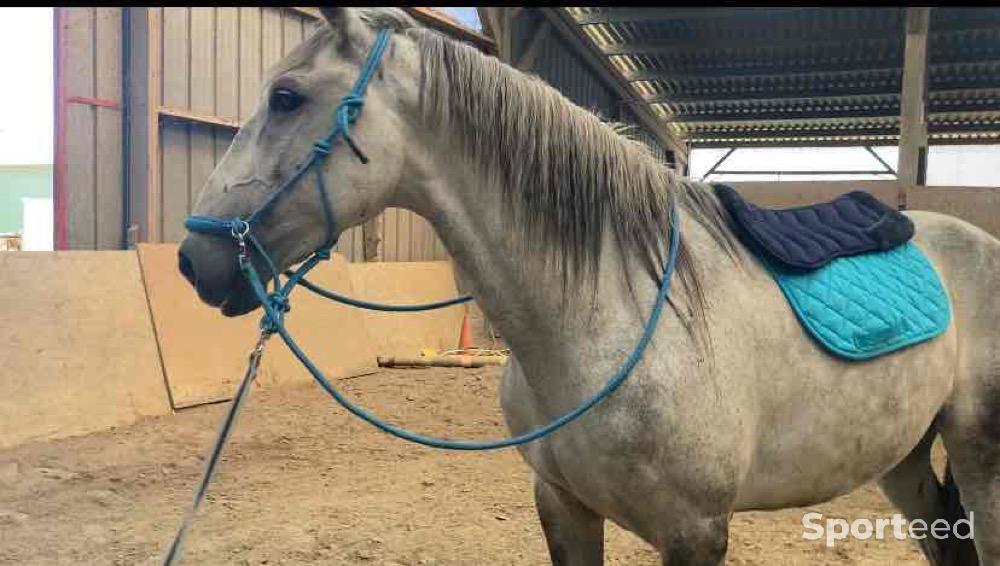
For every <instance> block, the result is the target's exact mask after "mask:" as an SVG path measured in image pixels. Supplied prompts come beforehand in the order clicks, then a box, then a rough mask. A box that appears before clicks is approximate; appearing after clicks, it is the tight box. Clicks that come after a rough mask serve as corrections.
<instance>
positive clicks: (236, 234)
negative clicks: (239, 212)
mask: <svg viewBox="0 0 1000 566" xmlns="http://www.w3.org/2000/svg"><path fill="white" fill-rule="evenodd" d="M229 233H230V234H232V235H233V238H236V239H237V240H238V241H240V242H242V241H243V240H244V239H246V237H247V234H249V233H250V223H249V222H247V221H246V220H243V219H242V218H237V219H235V220H233V225H232V227H231V228H230V229H229Z"/></svg>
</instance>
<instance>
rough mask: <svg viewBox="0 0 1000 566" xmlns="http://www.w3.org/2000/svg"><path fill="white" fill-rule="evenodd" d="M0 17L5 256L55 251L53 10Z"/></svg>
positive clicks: (13, 11)
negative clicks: (4, 83) (4, 82)
mask: <svg viewBox="0 0 1000 566" xmlns="http://www.w3.org/2000/svg"><path fill="white" fill-rule="evenodd" d="M2 15H3V17H0V68H3V69H4V72H5V76H6V77H7V78H8V81H9V82H8V83H7V84H8V88H4V89H0V251H4V250H51V249H52V243H53V242H52V235H53V230H52V211H53V209H52V169H53V166H52V164H53V159H52V157H53V143H52V138H53V135H52V134H53V81H54V72H53V71H54V67H53V9H52V8H4V9H3V14H2Z"/></svg>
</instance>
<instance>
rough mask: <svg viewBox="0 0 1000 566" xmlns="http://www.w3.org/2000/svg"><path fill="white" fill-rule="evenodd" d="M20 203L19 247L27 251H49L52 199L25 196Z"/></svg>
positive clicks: (50, 245) (50, 246)
mask: <svg viewBox="0 0 1000 566" xmlns="http://www.w3.org/2000/svg"><path fill="white" fill-rule="evenodd" d="M21 203H22V208H21V211H22V217H21V218H22V220H23V226H24V231H23V232H22V234H21V249H22V250H24V251H29V252H42V251H51V250H52V249H53V247H52V233H53V231H52V215H53V214H52V210H53V209H52V199H50V198H32V197H25V198H22V199H21Z"/></svg>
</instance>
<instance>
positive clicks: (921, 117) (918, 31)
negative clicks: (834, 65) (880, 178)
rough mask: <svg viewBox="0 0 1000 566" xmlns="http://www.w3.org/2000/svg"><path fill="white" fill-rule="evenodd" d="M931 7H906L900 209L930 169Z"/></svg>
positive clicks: (899, 163) (901, 114) (900, 147)
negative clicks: (929, 78)
mask: <svg viewBox="0 0 1000 566" xmlns="http://www.w3.org/2000/svg"><path fill="white" fill-rule="evenodd" d="M929 24H930V8H907V9H906V51H905V55H904V60H903V92H902V93H901V97H902V99H901V104H900V116H899V119H900V125H899V126H900V127H899V162H898V165H897V167H896V170H897V171H898V172H899V180H900V181H901V182H900V194H899V205H900V208H906V190H907V187H909V186H914V185H922V184H924V181H925V178H926V169H927V30H928V28H929V27H930V26H929Z"/></svg>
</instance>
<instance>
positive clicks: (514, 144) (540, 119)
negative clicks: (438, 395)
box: [289, 9, 741, 326]
mask: <svg viewBox="0 0 1000 566" xmlns="http://www.w3.org/2000/svg"><path fill="white" fill-rule="evenodd" d="M360 13H361V17H362V19H363V20H364V21H366V23H368V24H369V25H372V26H373V27H383V26H389V27H393V28H394V29H395V30H396V31H397V32H401V33H405V34H407V35H408V36H409V37H411V38H412V39H413V40H414V41H415V43H416V45H417V48H418V49H419V50H420V55H421V57H420V59H421V68H420V93H421V94H420V96H421V101H420V102H421V108H422V111H423V114H424V118H425V120H427V121H428V123H433V124H437V126H438V128H440V131H442V132H447V134H448V135H449V136H452V137H453V138H454V145H455V146H456V147H457V148H460V150H461V151H464V152H465V153H466V156H467V157H468V158H470V159H472V160H473V161H474V162H475V163H478V164H480V165H481V166H482V167H484V168H485V171H484V173H485V174H487V175H489V176H490V177H492V178H494V179H497V180H498V181H499V182H498V185H499V186H500V187H501V190H502V191H503V197H504V198H503V202H504V208H505V211H504V212H505V218H506V219H507V221H508V222H509V225H510V226H511V228H512V230H515V231H518V232H520V234H521V235H522V237H521V238H520V240H521V242H522V243H523V245H525V246H530V247H531V248H533V249H535V250H538V249H542V250H545V253H548V254H550V256H549V258H547V259H549V260H553V261H551V262H550V263H549V264H550V265H558V266H559V267H560V270H559V271H560V273H561V276H562V281H563V286H564V289H566V290H568V289H570V288H572V287H574V286H576V285H578V284H580V283H582V282H584V281H591V282H596V277H597V273H598V266H599V262H600V257H601V251H602V250H601V247H602V238H603V235H604V232H605V230H606V229H610V231H611V234H612V236H613V241H614V242H615V245H616V246H617V247H618V250H619V252H620V253H621V255H622V257H623V258H624V261H625V262H626V265H627V264H628V262H631V261H635V260H638V261H639V262H640V263H641V267H642V269H643V270H644V271H645V272H647V273H648V274H649V276H650V277H652V278H653V279H654V280H655V281H656V282H657V283H660V278H661V275H662V268H663V263H664V262H665V260H666V253H667V249H668V247H669V232H668V226H669V223H670V214H671V211H670V207H669V199H670V195H671V193H673V194H674V196H675V197H677V198H676V202H677V206H678V208H682V209H684V211H685V213H687V214H689V215H690V216H691V217H692V218H693V219H694V220H696V221H697V222H699V223H700V224H701V225H703V226H704V227H705V228H706V230H707V231H708V233H709V234H710V235H711V237H712V238H713V239H714V240H715V241H716V242H718V243H719V245H720V246H721V247H722V248H723V249H724V250H725V251H726V253H727V254H728V255H729V256H730V257H731V258H732V259H733V260H734V261H736V262H739V258H740V257H741V255H740V253H739V252H738V247H739V246H738V244H737V243H736V239H735V236H734V234H733V232H732V231H731V230H730V229H729V227H728V225H727V221H726V212H725V210H724V209H723V208H722V206H721V205H720V203H719V201H718V199H716V198H715V195H714V192H713V191H712V190H711V189H710V188H709V187H707V186H706V185H703V184H699V183H691V182H689V181H686V180H684V179H682V178H681V177H680V176H679V175H677V174H675V173H674V172H673V171H672V170H671V169H670V168H669V167H668V166H667V165H666V164H665V163H662V162H660V161H658V160H657V159H656V158H655V157H654V156H653V154H652V153H651V151H650V150H649V148H647V147H646V146H645V145H644V144H643V143H642V142H640V141H638V140H636V139H632V138H630V137H628V135H627V134H628V132H627V128H625V127H623V125H621V124H618V125H612V124H608V123H605V122H602V121H601V120H600V119H599V118H598V117H597V116H596V115H594V114H593V113H591V112H588V111H587V110H584V109H583V108H580V107H579V106H577V105H575V104H573V103H572V102H571V101H569V100H568V99H567V98H566V97H565V96H563V95H562V93H560V92H559V91H557V90H556V89H554V88H552V87H551V86H549V85H548V84H546V83H545V82H544V81H542V80H541V79H540V78H538V77H536V76H533V75H527V74H524V73H521V72H520V71H517V70H515V69H513V68H512V67H509V66H508V65H505V64H504V63H502V62H500V61H499V60H497V59H496V58H494V57H489V56H486V55H484V54H482V53H481V52H480V51H479V50H477V49H476V48H474V47H472V46H470V45H467V44H465V43H462V42H459V41H455V40H452V39H451V38H448V37H446V36H444V35H443V34H441V33H439V32H437V31H434V30H430V29H427V28H423V27H420V26H419V25H417V24H416V23H415V22H414V21H413V20H412V19H411V18H410V17H409V16H407V15H406V14H405V13H404V12H402V11H401V10H398V9H366V10H361V11H360ZM329 31H330V29H329V27H328V26H326V25H320V26H317V31H316V33H314V34H312V35H311V36H310V37H309V38H308V39H307V40H306V41H305V42H304V44H303V45H301V46H300V48H301V52H300V51H299V49H300V48H297V49H296V50H294V51H293V52H292V53H291V54H290V55H289V59H290V60H292V61H291V62H290V64H294V60H295V59H299V58H304V57H306V56H307V54H308V53H311V52H315V51H316V50H317V49H319V48H320V47H321V46H322V45H323V44H325V43H326V41H327V40H328V38H329ZM628 272H629V270H628V269H626V273H628ZM697 272H698V269H697V266H696V264H695V258H694V257H693V256H692V255H691V253H690V252H689V250H688V248H687V246H686V245H685V238H684V235H683V234H681V238H680V248H679V249H678V263H677V276H678V278H679V280H680V281H679V282H680V285H681V286H682V287H683V288H684V290H685V291H687V293H688V294H689V296H690V297H691V299H690V303H691V305H690V306H691V308H692V309H693V312H690V313H689V315H688V316H687V317H684V316H682V317H681V318H682V320H685V325H686V326H687V325H688V321H690V320H691V319H700V321H701V322H704V311H705V300H704V292H703V287H702V284H701V281H700V278H699V277H698V274H697ZM626 280H627V281H628V285H629V288H630V289H631V287H632V281H631V278H630V277H628V276H626ZM595 288H596V286H595ZM566 295H569V293H566ZM671 304H672V305H673V306H674V308H675V310H676V309H677V307H676V305H675V304H674V303H673V301H671ZM697 315H701V316H697Z"/></svg>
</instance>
